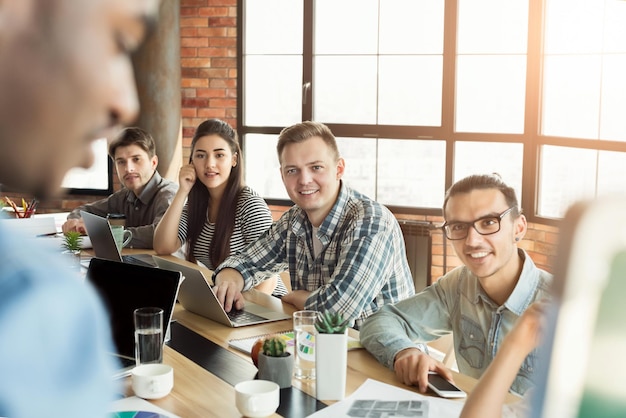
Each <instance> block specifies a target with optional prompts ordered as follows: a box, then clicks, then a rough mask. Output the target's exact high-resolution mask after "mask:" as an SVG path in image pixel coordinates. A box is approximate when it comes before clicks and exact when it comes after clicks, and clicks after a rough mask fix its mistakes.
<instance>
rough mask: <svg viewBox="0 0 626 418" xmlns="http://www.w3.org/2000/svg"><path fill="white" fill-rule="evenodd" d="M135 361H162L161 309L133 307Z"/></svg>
mask: <svg viewBox="0 0 626 418" xmlns="http://www.w3.org/2000/svg"><path fill="white" fill-rule="evenodd" d="M134 319H135V363H136V364H137V366H139V365H141V364H151V363H161V362H162V361H163V309H161V308H155V307H146V308H138V309H135V312H134Z"/></svg>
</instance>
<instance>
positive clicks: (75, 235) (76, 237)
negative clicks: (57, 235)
mask: <svg viewBox="0 0 626 418" xmlns="http://www.w3.org/2000/svg"><path fill="white" fill-rule="evenodd" d="M82 242H83V237H82V235H81V234H80V232H77V231H70V232H66V233H64V234H63V243H62V244H61V246H62V247H63V250H64V251H63V254H64V255H66V256H67V257H68V258H69V259H70V260H71V262H70V267H72V268H75V269H80V245H81V243H82Z"/></svg>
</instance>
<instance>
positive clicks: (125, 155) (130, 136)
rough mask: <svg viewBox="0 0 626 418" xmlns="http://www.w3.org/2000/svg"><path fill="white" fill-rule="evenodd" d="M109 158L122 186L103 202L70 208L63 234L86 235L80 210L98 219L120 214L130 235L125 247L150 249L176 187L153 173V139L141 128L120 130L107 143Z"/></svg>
mask: <svg viewBox="0 0 626 418" xmlns="http://www.w3.org/2000/svg"><path fill="white" fill-rule="evenodd" d="M109 156H110V157H111V159H112V160H113V163H114V164H115V169H116V170H117V176H118V177H119V179H120V183H121V184H122V185H123V186H124V187H123V188H122V189H120V190H118V191H117V192H115V193H113V194H112V195H111V196H109V197H107V198H106V199H101V200H98V201H97V202H93V203H89V204H87V205H82V206H80V207H78V208H76V209H74V210H73V211H72V212H71V213H70V214H69V215H68V216H67V222H65V224H63V232H67V231H78V232H81V233H83V234H85V233H86V230H85V223H84V221H83V219H82V218H81V216H80V211H81V210H84V211H86V212H89V213H93V214H95V215H99V216H102V217H106V216H107V215H109V214H122V215H124V216H125V218H126V226H125V227H126V229H128V230H130V231H131V232H132V233H133V237H132V239H131V240H130V242H129V244H128V246H129V247H131V248H152V242H153V237H154V229H155V228H156V226H157V224H158V223H159V221H160V220H161V218H162V217H163V214H164V213H165V211H166V210H167V208H168V207H169V206H170V204H171V203H172V199H173V198H174V195H175V194H176V190H178V185H177V184H176V183H174V182H172V181H170V180H167V179H164V178H163V177H161V175H160V174H159V172H158V171H157V165H158V162H159V159H158V157H157V155H156V147H155V145H154V139H153V138H152V136H151V135H150V134H149V133H148V132H146V131H144V130H143V129H141V128H136V127H135V128H126V129H124V130H123V131H122V132H121V133H120V134H119V135H118V136H117V137H116V138H115V139H114V140H113V142H111V144H109Z"/></svg>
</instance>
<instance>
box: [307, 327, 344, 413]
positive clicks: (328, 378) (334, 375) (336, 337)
mask: <svg viewBox="0 0 626 418" xmlns="http://www.w3.org/2000/svg"><path fill="white" fill-rule="evenodd" d="M347 368H348V330H346V331H345V332H344V333H343V334H316V335H315V376H316V380H315V397H316V398H317V399H319V400H326V401H338V400H341V399H343V398H344V397H345V395H346V372H347Z"/></svg>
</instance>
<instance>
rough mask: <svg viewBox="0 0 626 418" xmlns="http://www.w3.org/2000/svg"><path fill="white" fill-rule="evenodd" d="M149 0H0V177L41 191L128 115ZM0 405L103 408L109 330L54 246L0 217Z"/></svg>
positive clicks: (96, 412)
mask: <svg viewBox="0 0 626 418" xmlns="http://www.w3.org/2000/svg"><path fill="white" fill-rule="evenodd" d="M158 6H159V1H158V0H133V1H127V0H74V1H72V0H20V1H4V2H0V183H2V184H3V185H5V186H7V187H10V188H12V189H14V190H19V191H20V192H24V193H32V194H34V195H35V196H37V197H38V198H45V197H46V196H48V195H50V194H51V193H53V192H55V191H57V189H58V188H59V185H60V184H61V181H62V179H63V177H64V175H65V173H66V172H67V170H68V169H70V168H72V167H75V166H80V167H89V166H90V165H91V163H92V161H93V158H94V156H93V155H92V152H91V142H92V141H93V140H94V139H96V138H101V137H110V136H112V134H113V133H114V130H116V128H118V126H119V125H121V124H127V123H130V122H132V121H133V120H134V118H135V117H136V115H137V113H138V99H137V93H136V87H135V84H134V78H133V70H132V66H131V62H130V57H129V54H130V53H131V52H132V51H133V50H135V49H136V48H137V47H138V46H139V45H140V44H141V42H142V41H143V39H144V38H145V36H146V34H147V32H148V30H149V28H150V26H151V22H152V21H153V19H154V17H155V16H156V13H157V11H158ZM0 336H1V338H2V343H1V344H0V370H2V381H1V382H0V416H8V417H44V416H47V417H61V416H62V417H66V418H67V417H84V416H105V413H106V411H107V409H108V405H109V403H110V401H111V400H112V399H113V395H114V390H115V386H114V383H113V381H112V379H111V376H112V367H113V366H114V365H113V362H112V360H111V359H110V357H109V356H108V355H107V354H106V353H107V351H111V350H112V342H111V336H110V330H109V328H108V325H107V321H106V316H105V313H104V310H103V308H102V305H101V303H100V302H99V300H98V298H97V297H96V294H95V292H94V291H93V289H92V288H91V287H89V286H86V285H83V284H82V283H81V282H80V281H79V280H78V278H77V277H75V276H74V275H73V274H72V273H70V272H69V271H67V270H66V268H65V267H64V265H63V262H62V260H60V257H59V255H57V254H54V253H52V254H51V253H49V252H48V251H46V250H44V249H42V248H39V247H38V246H37V245H36V244H33V243H32V241H29V242H26V241H24V240H22V239H20V237H18V236H15V235H14V234H12V233H11V231H10V230H8V229H7V228H6V226H4V225H2V224H0Z"/></svg>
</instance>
